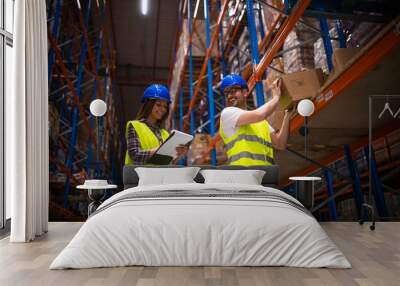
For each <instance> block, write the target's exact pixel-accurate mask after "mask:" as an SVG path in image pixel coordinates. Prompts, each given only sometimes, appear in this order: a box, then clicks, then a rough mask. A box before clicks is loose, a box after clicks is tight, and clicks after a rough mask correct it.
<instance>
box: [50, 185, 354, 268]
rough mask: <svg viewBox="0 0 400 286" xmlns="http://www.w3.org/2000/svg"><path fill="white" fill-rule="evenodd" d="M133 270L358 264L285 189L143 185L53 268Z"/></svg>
mask: <svg viewBox="0 0 400 286" xmlns="http://www.w3.org/2000/svg"><path fill="white" fill-rule="evenodd" d="M175 191H176V192H175ZM253 192H254V193H253ZM260 192H262V193H260ZM157 194H159V196H158V195H157ZM165 194H168V195H165ZM169 194H172V195H169ZM191 194H199V195H198V196H195V195H191ZM219 194H221V195H219ZM222 194H225V195H222ZM127 265H145V266H195V265H197V266H211V265H214V266H245V265H246V266H293V267H332V268H350V267H351V266H350V263H349V262H348V261H347V259H346V258H345V257H344V255H343V253H342V252H341V251H340V250H339V249H338V248H337V247H336V245H335V244H334V243H333V242H332V241H331V239H330V238H329V237H328V236H327V234H326V233H325V232H324V230H323V229H322V228H321V227H320V225H319V224H318V222H317V221H316V220H315V219H314V218H313V217H312V216H311V215H310V214H309V213H308V212H307V211H306V210H305V209H303V208H302V207H301V204H300V203H299V202H298V201H296V200H295V199H294V198H292V197H291V196H289V195H287V194H285V193H284V192H282V191H279V190H277V189H273V188H268V187H263V186H255V185H239V184H197V183H191V184H175V185H157V186H139V187H134V188H130V189H127V190H125V191H123V192H120V193H118V194H116V195H114V196H113V197H111V198H110V199H108V200H107V201H105V202H104V203H103V204H102V205H101V206H100V207H99V209H98V211H97V213H96V214H95V215H93V216H92V217H90V218H89V219H88V220H87V222H86V223H85V224H84V225H83V226H82V227H81V229H80V230H79V232H78V233H77V234H76V235H75V237H74V238H73V239H72V241H71V242H70V243H69V244H68V246H67V247H66V248H65V249H64V250H63V251H62V252H61V253H60V254H59V255H58V256H57V257H56V259H55V260H54V261H53V262H52V264H51V266H50V269H63V268H91V267H114V266H127Z"/></svg>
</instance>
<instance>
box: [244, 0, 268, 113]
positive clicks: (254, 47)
mask: <svg viewBox="0 0 400 286" xmlns="http://www.w3.org/2000/svg"><path fill="white" fill-rule="evenodd" d="M246 3H247V23H248V27H249V34H250V47H251V58H252V63H253V65H254V66H256V65H258V63H259V62H260V58H259V54H258V39H257V30H256V21H255V18H254V11H253V10H254V8H253V7H254V6H253V0H247V1H246ZM256 99H257V106H261V105H263V104H264V102H265V100H264V90H263V86H262V83H261V82H257V83H256Z"/></svg>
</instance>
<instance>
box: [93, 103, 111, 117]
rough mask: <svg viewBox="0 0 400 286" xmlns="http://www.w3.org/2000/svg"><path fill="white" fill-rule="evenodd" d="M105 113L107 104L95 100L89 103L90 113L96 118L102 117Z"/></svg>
mask: <svg viewBox="0 0 400 286" xmlns="http://www.w3.org/2000/svg"><path fill="white" fill-rule="evenodd" d="M106 111H107V104H106V103H105V102H104V101H103V100H101V99H95V100H93V101H92V102H91V103H90V113H91V114H92V115H94V116H96V117H101V116H103V115H104V114H105V113H106Z"/></svg>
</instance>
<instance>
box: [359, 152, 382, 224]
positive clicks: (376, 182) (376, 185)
mask: <svg viewBox="0 0 400 286" xmlns="http://www.w3.org/2000/svg"><path fill="white" fill-rule="evenodd" d="M371 148H372V154H371V158H369V145H367V146H366V147H364V155H365V157H366V159H367V162H368V166H371V170H370V175H371V179H372V180H371V181H372V192H373V194H374V199H375V205H376V209H377V211H378V214H379V216H380V217H387V216H388V209H387V207H386V201H385V196H384V194H383V190H382V184H381V180H380V178H379V173H378V167H377V165H376V160H375V152H374V148H373V147H372V146H371Z"/></svg>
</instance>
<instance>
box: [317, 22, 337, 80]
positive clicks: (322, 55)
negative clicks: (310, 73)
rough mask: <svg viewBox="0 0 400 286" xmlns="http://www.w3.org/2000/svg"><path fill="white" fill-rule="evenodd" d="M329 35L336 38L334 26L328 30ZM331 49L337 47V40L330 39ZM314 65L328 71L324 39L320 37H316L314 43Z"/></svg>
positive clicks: (325, 71)
mask: <svg viewBox="0 0 400 286" xmlns="http://www.w3.org/2000/svg"><path fill="white" fill-rule="evenodd" d="M329 35H330V37H331V39H332V38H337V37H338V35H337V32H336V28H332V29H330V30H329ZM331 44H332V48H333V50H335V49H337V48H339V41H336V40H331ZM314 65H315V68H320V69H322V71H323V72H324V73H326V74H328V73H329V70H328V63H327V61H326V52H325V46H324V41H323V39H322V38H318V40H316V41H315V43H314Z"/></svg>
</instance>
